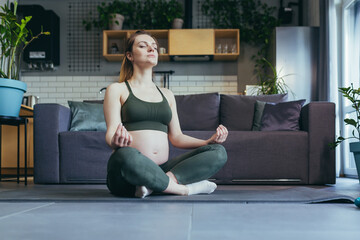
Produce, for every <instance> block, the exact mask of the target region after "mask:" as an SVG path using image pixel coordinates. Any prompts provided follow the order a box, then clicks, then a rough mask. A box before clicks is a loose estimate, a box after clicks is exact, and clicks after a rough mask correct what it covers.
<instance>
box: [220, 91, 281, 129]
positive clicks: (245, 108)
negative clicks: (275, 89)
mask: <svg viewBox="0 0 360 240" xmlns="http://www.w3.org/2000/svg"><path fill="white" fill-rule="evenodd" d="M220 98H221V100H220V123H221V124H223V125H224V126H225V127H227V129H228V130H238V131H250V130H251V127H252V124H253V118H254V111H255V103H256V101H257V100H259V101H263V102H274V103H278V102H283V101H286V99H287V94H274V95H259V96H245V95H224V94H221V96H220Z"/></svg>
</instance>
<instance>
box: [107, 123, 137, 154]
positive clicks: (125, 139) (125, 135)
mask: <svg viewBox="0 0 360 240" xmlns="http://www.w3.org/2000/svg"><path fill="white" fill-rule="evenodd" d="M132 140H133V138H132V136H131V134H130V133H129V132H128V131H127V130H126V128H125V127H124V125H122V123H120V124H119V126H118V127H117V129H116V131H115V133H114V136H113V137H112V139H111V146H112V147H113V148H114V149H116V148H119V147H127V146H130V144H131V143H132Z"/></svg>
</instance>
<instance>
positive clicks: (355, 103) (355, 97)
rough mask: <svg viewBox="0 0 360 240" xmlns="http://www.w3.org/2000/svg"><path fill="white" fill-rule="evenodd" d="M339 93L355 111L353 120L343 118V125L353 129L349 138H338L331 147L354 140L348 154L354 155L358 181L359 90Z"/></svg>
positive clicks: (359, 163)
mask: <svg viewBox="0 0 360 240" xmlns="http://www.w3.org/2000/svg"><path fill="white" fill-rule="evenodd" d="M339 92H340V93H341V94H342V95H343V97H345V98H346V99H348V100H349V101H350V102H351V107H352V108H353V109H354V110H355V115H356V117H355V118H345V119H344V122H345V125H350V126H353V127H354V129H353V131H352V133H351V136H350V137H342V136H339V137H338V138H337V139H336V141H335V142H334V143H332V144H331V147H333V148H335V147H336V146H338V145H339V144H340V143H342V142H343V141H345V140H347V139H355V140H357V141H355V142H351V143H350V152H352V153H353V154H354V159H355V164H356V169H357V173H358V176H359V180H360V88H354V86H353V84H351V87H347V88H339Z"/></svg>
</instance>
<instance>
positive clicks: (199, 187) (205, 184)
mask: <svg viewBox="0 0 360 240" xmlns="http://www.w3.org/2000/svg"><path fill="white" fill-rule="evenodd" d="M186 186H187V188H188V189H189V194H188V195H194V194H199V193H207V194H210V193H212V192H213V191H215V189H216V187H217V185H216V184H215V183H213V182H210V181H208V180H203V181H200V182H196V183H191V184H187V185H186Z"/></svg>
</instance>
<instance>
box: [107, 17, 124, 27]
mask: <svg viewBox="0 0 360 240" xmlns="http://www.w3.org/2000/svg"><path fill="white" fill-rule="evenodd" d="M111 16H112V17H111V20H110V24H109V28H110V30H121V29H122V27H123V22H124V16H123V15H121V14H118V13H114V14H111Z"/></svg>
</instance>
